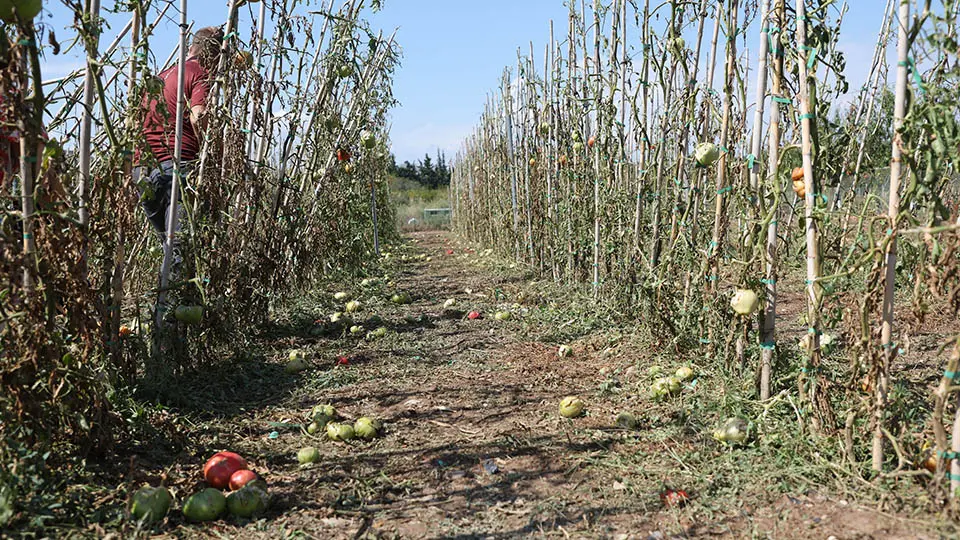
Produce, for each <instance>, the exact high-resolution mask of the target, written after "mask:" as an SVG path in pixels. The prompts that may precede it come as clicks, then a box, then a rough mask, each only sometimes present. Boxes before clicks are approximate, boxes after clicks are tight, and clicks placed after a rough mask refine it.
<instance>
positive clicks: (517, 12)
mask: <svg viewBox="0 0 960 540" xmlns="http://www.w3.org/2000/svg"><path fill="white" fill-rule="evenodd" d="M102 3H103V6H104V8H105V9H110V8H112V7H113V4H114V2H113V1H111V0H103V2H102ZM384 3H385V4H386V5H385V7H384V9H383V10H382V11H381V12H379V13H375V14H370V13H368V14H367V17H368V19H369V20H370V22H371V24H372V25H373V26H374V28H382V29H383V30H384V31H385V32H386V33H389V32H390V31H392V30H393V29H394V28H399V31H398V33H397V41H398V42H399V43H400V45H401V46H402V48H403V53H404V55H403V60H402V66H401V67H400V69H399V70H398V71H397V72H396V74H395V86H394V93H395V96H396V98H397V99H398V100H399V101H400V105H399V107H398V108H397V109H395V110H394V111H393V113H392V116H391V120H392V132H391V140H392V144H393V151H394V153H395V154H396V156H397V159H398V161H401V162H402V161H403V160H410V161H415V160H417V159H420V158H422V157H423V155H424V154H425V153H430V154H431V155H434V154H435V153H436V152H437V150H438V149H442V150H443V151H445V152H447V154H448V156H449V157H451V158H452V157H453V153H454V152H455V151H456V149H457V147H458V145H459V142H460V141H461V140H462V139H463V138H464V137H465V136H466V135H468V134H469V133H470V131H471V129H472V127H473V126H474V125H475V124H476V123H477V121H478V120H479V117H480V113H481V112H482V110H483V106H484V103H485V100H486V96H487V94H488V93H489V92H492V91H493V90H494V89H495V88H496V87H497V85H498V84H499V79H500V76H501V74H502V72H503V68H504V67H505V66H507V65H514V64H515V63H516V59H517V49H518V48H520V49H521V50H522V51H523V52H524V53H526V52H527V51H529V48H530V41H533V42H534V51H535V55H536V63H537V65H538V70H539V69H542V67H543V66H542V63H543V54H544V46H545V44H546V43H547V41H548V39H549V21H550V20H551V19H553V20H554V24H555V31H556V34H557V38H558V40H560V39H563V38H564V37H565V34H566V17H567V8H566V7H565V5H564V2H563V0H385V2H384ZM651 3H652V4H654V5H656V4H658V3H659V2H651ZM790 3H791V4H792V2H790ZM884 3H885V2H884V0H849V1H848V4H849V6H850V11H849V13H848V14H847V15H846V17H845V19H844V27H843V32H842V33H841V35H842V39H841V48H842V50H844V52H846V54H847V76H848V79H849V80H850V81H851V88H852V89H856V88H858V87H859V85H860V84H861V83H862V82H863V80H864V79H865V78H866V74H867V69H868V67H869V65H868V64H869V62H870V57H871V55H872V52H873V45H874V41H875V39H876V33H877V30H878V29H879V27H880V22H881V18H882V15H883V13H882V11H883V7H884ZM190 4H191V6H193V7H191V8H190V10H189V15H190V17H189V19H190V20H195V21H196V22H195V24H196V25H197V26H198V27H199V26H208V25H214V24H221V23H222V22H223V20H224V19H225V16H226V1H225V0H191V2H190ZM177 5H179V2H177ZM47 6H48V9H49V10H50V11H48V13H47V14H45V16H44V17H45V21H46V22H48V23H50V24H51V25H52V26H53V27H54V28H55V29H56V31H57V35H58V37H59V38H60V39H61V40H62V41H65V40H67V39H69V38H70V37H71V36H72V35H73V32H72V31H71V30H69V29H68V28H65V27H68V26H69V25H70V24H71V23H72V17H71V16H70V15H69V14H68V13H67V11H66V9H65V8H63V7H62V6H61V5H60V2H59V1H57V0H51V1H49V2H47ZM201 6H202V7H201ZM251 7H253V8H254V9H256V7H257V4H253V5H252V6H251ZM247 9H248V8H246V7H244V8H242V13H243V16H242V22H241V25H242V26H243V27H244V28H246V29H249V27H250V23H249V21H250V18H249V15H248V14H247V13H248V12H247ZM631 11H632V10H631ZM170 14H171V15H173V16H174V17H176V15H175V14H174V11H173V10H171V11H170ZM107 18H108V21H110V23H111V26H112V27H113V28H112V30H109V31H107V32H106V34H105V36H104V38H103V44H102V47H106V45H107V44H108V43H109V41H111V40H112V37H113V36H114V35H115V34H116V31H118V30H119V29H120V28H121V27H122V26H123V24H124V22H125V20H126V19H125V18H120V17H117V16H115V15H107ZM175 22H176V21H174V20H170V21H167V22H166V23H165V24H162V25H161V26H160V27H159V28H158V30H157V32H156V35H155V37H154V38H153V47H154V48H155V50H160V49H163V48H164V44H166V43H169V47H173V46H175V43H176V25H175ZM754 26H756V25H754ZM692 30H693V29H691V31H692ZM710 31H711V27H710V23H708V26H707V29H706V32H707V33H709V32H710ZM248 34H249V30H248V31H246V32H244V34H243V35H244V36H246V35H248ZM268 35H269V30H268ZM754 36H756V32H755V31H753V29H751V31H750V38H748V42H747V44H748V46H749V48H750V49H751V54H750V63H751V64H754V63H755V59H756V53H755V50H756V46H757V45H756V41H757V38H755V37H754ZM631 42H632V43H633V44H634V46H635V45H636V43H637V36H636V35H633V36H632V39H631ZM688 43H692V37H691V38H690V39H689V40H688ZM158 56H160V54H159V53H158ZM164 56H165V55H164ZM160 61H162V59H160ZM81 65H82V62H81V59H80V57H79V56H78V55H77V54H76V51H73V52H72V53H70V54H66V55H61V56H58V57H50V58H47V61H46V62H45V64H44V66H43V68H44V78H51V77H57V76H62V75H64V74H65V73H68V72H70V71H72V70H74V69H77V68H78V67H80V66H81ZM755 69H756V66H755V65H752V66H751V71H753V70H755ZM717 71H718V74H717V79H716V80H717V81H718V82H719V80H720V79H719V77H720V72H721V71H722V70H721V69H719V68H718V70H717ZM753 86H754V84H753V83H750V86H749V88H751V95H752V93H753V90H752V89H753Z"/></svg>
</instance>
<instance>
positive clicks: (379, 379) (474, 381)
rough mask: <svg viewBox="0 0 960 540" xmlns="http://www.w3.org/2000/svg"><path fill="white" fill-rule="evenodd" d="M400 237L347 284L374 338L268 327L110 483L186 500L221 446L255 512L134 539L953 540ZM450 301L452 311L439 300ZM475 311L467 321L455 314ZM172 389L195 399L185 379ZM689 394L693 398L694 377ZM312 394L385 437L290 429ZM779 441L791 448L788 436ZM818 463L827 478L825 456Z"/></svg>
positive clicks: (511, 281)
mask: <svg viewBox="0 0 960 540" xmlns="http://www.w3.org/2000/svg"><path fill="white" fill-rule="evenodd" d="M410 241H411V244H410V246H411V247H412V250H411V251H410V252H407V257H408V258H409V261H408V262H402V263H400V264H399V266H398V267H399V268H400V270H399V271H398V272H397V273H395V274H393V275H392V276H390V278H389V279H392V280H393V283H391V284H389V285H387V284H384V285H383V286H381V287H379V288H376V289H375V290H374V291H372V292H371V291H370V290H369V289H368V290H367V292H363V290H364V289H363V288H361V287H360V286H359V284H357V285H356V286H351V285H346V284H344V290H348V291H351V292H352V293H353V294H354V295H355V296H356V297H357V298H359V299H360V301H361V302H362V304H363V308H362V309H361V312H360V313H359V314H358V316H357V317H355V321H356V322H358V323H363V325H364V330H365V331H369V330H372V329H373V328H375V327H378V326H384V327H386V328H387V329H388V334H387V336H386V337H383V338H382V339H373V340H371V339H365V338H364V335H363V334H362V333H361V334H359V335H351V334H349V333H340V334H338V333H337V332H336V331H334V332H332V333H331V332H330V329H329V325H326V324H325V323H324V320H325V318H326V314H329V313H330V312H332V311H334V310H335V308H334V307H333V303H332V301H331V302H329V304H328V305H318V306H317V307H316V309H315V311H314V313H312V314H310V317H316V319H317V321H316V323H313V322H311V321H300V320H291V321H285V322H278V323H277V326H276V327H275V328H273V329H272V330H271V331H270V332H269V333H268V334H267V335H266V336H265V337H264V340H263V341H264V342H263V350H264V351H265V352H264V355H263V357H262V360H256V359H255V358H257V357H255V356H252V357H251V359H250V360H249V361H244V362H241V363H240V364H238V365H236V366H234V367H233V368H230V369H229V370H226V371H223V372H222V373H213V374H211V375H210V377H211V378H212V379H213V380H218V381H221V383H223V385H224V386H228V387H231V388H232V390H231V388H228V389H226V390H224V393H223V395H222V396H220V398H219V399H220V402H221V404H218V405H217V406H216V410H215V411H210V410H206V411H205V410H203V406H202V405H197V404H194V407H193V409H192V411H191V412H187V413H182V412H180V411H178V412H179V414H177V415H169V416H165V415H166V413H165V412H164V411H163V410H160V411H153V412H151V413H150V414H152V415H153V418H154V423H156V422H157V421H160V422H161V423H162V421H163V418H168V419H169V422H171V425H169V426H166V432H167V433H180V434H181V436H182V438H181V439H170V440H168V444H167V445H166V446H164V445H160V446H157V445H156V444H149V445H148V444H145V445H144V446H141V447H135V448H132V449H130V453H131V455H132V457H131V458H130V460H129V472H127V473H125V474H124V475H123V478H122V479H119V481H120V482H122V484H121V485H120V486H117V492H122V491H123V489H120V488H127V489H129V488H130V487H132V486H136V485H137V484H139V483H141V482H144V481H152V482H153V483H157V482H158V481H159V480H160V479H161V478H164V479H165V482H166V483H167V485H169V486H170V487H171V488H172V490H173V491H174V492H175V498H176V500H178V501H180V502H182V500H183V499H184V498H185V497H186V496H188V495H189V494H190V493H192V492H193V491H194V490H196V489H198V488H199V487H200V486H201V485H202V479H201V478H200V468H201V467H202V464H203V461H204V460H205V458H206V457H207V456H209V455H211V454H212V453H213V452H215V451H218V450H224V449H229V450H233V451H236V452H239V453H240V454H242V455H244V456H245V457H246V458H247V459H248V460H249V462H250V465H251V468H253V469H254V470H256V471H257V472H259V473H260V474H261V475H263V476H264V478H265V479H266V480H267V482H268V483H269V485H270V491H271V494H272V497H273V501H272V506H271V508H270V510H269V512H268V513H267V514H266V515H265V516H263V517H262V518H260V519H258V520H254V521H237V520H231V519H225V520H220V521H217V522H213V523H209V524H189V523H186V522H184V520H183V518H182V516H181V515H180V513H179V504H177V505H176V506H175V508H176V510H175V511H171V513H170V516H169V517H168V518H167V520H166V521H165V522H164V523H162V524H160V525H158V526H157V527H156V528H154V529H152V530H150V531H149V532H147V534H150V535H159V536H161V537H163V536H166V537H198V538H207V537H209V538H451V539H453V538H457V539H459V538H463V539H466V538H491V539H500V538H504V539H505V538H522V537H554V538H617V539H627V538H637V539H666V538H821V539H828V538H838V539H867V538H873V539H881V538H937V537H940V536H941V535H943V534H946V535H949V534H951V532H950V531H951V530H952V529H951V528H950V526H949V524H943V523H938V522H937V521H936V519H935V518H933V517H930V516H928V517H926V518H924V519H922V520H921V519H917V517H916V516H911V515H908V514H906V513H903V512H901V513H900V514H899V515H895V514H894V513H888V512H880V511H877V510H874V509H871V508H870V507H867V506H866V505H864V504H863V503H861V502H858V501H856V500H854V498H851V497H849V496H848V495H849V494H839V493H833V494H831V493H830V492H829V488H826V487H823V486H818V485H816V483H815V482H814V481H812V480H810V479H809V478H805V476H806V473H805V471H804V469H803V468H799V469H798V468H795V467H794V468H791V469H788V468H787V467H786V466H783V467H781V465H780V464H779V462H778V459H781V458H778V457H777V456H773V457H771V456H770V454H769V453H765V451H764V450H763V449H761V448H749V449H743V450H739V449H732V450H731V449H727V448H723V447H721V446H720V445H719V444H718V443H716V442H715V441H713V440H712V439H711V438H710V436H709V431H708V430H707V433H706V434H704V433H703V431H704V430H703V429H702V428H703V426H701V425H699V424H698V423H697V422H696V421H695V420H694V419H689V418H686V417H685V416H684V408H685V407H691V406H692V405H690V403H692V402H693V401H692V400H694V399H695V397H692V398H683V399H689V400H691V401H683V400H681V401H677V402H670V403H665V404H664V403H653V402H652V401H651V400H650V398H649V397H648V396H647V395H646V393H645V392H643V393H641V392H642V391H641V390H639V389H640V388H642V389H644V390H645V389H646V386H647V385H648V383H636V384H634V382H631V378H634V379H636V378H638V376H637V374H636V372H637V367H638V363H639V362H640V360H641V359H642V358H644V357H646V356H647V355H648V353H649V351H645V350H642V348H641V349H639V350H638V348H637V347H624V346H622V345H620V346H616V345H615V346H613V347H610V348H608V347H606V342H605V341H604V339H606V338H605V336H604V335H602V334H600V335H595V336H586V337H583V338H581V339H579V340H577V341H576V342H574V343H572V346H573V355H572V356H571V357H568V358H560V357H559V356H558V354H557V345H556V343H545V342H541V341H539V340H538V339H537V337H538V336H544V335H548V334H549V333H550V331H551V329H549V328H542V327H541V326H546V325H553V326H557V325H563V324H565V323H564V322H562V321H561V322H553V320H548V319H546V318H543V317H535V316H524V313H525V312H529V310H535V309H537V308H536V307H535V306H534V304H535V303H536V301H537V300H539V301H541V303H542V302H543V301H544V299H534V300H533V301H531V300H530V299H524V301H525V302H526V303H524V305H523V306H520V307H517V306H513V310H514V312H515V314H516V315H515V316H514V317H513V318H512V319H511V320H508V321H500V320H496V319H495V317H494V313H495V312H496V311H497V310H498V309H503V307H498V306H503V305H507V306H509V305H510V304H512V303H513V302H514V300H515V291H516V290H518V289H519V288H522V285H523V282H522V281H521V280H519V279H518V278H517V277H516V276H514V277H510V278H506V277H500V276H499V275H491V272H489V271H488V270H485V269H484V268H483V267H482V266H480V265H478V264H475V263H473V262H471V261H473V258H472V257H470V256H467V255H468V254H464V253H463V251H462V247H461V246H458V245H455V244H454V241H453V239H452V237H451V236H449V235H447V234H446V233H438V232H418V233H414V234H412V235H411V237H410ZM448 250H452V253H450V252H449V251H448ZM418 254H424V255H427V256H429V257H431V259H430V260H425V259H423V258H422V257H417V255H418ZM397 257H398V258H399V257H400V255H397ZM390 285H392V287H391V286H390ZM392 290H405V291H408V292H410V294H411V295H412V298H413V302H412V303H411V304H409V305H396V304H393V303H391V302H390V301H389V295H390V291H392ZM501 294H502V296H501ZM498 297H499V298H498ZM449 298H452V299H455V305H454V308H453V309H452V310H444V309H443V306H442V305H443V302H444V301H445V300H446V299H449ZM474 309H475V310H478V311H480V312H481V313H482V315H483V317H482V318H481V319H478V320H470V319H469V318H467V317H466V313H467V311H469V310H474ZM307 318H309V317H307ZM622 343H623V342H622V341H621V344H622ZM293 348H299V349H302V350H303V351H305V352H306V353H307V355H308V358H310V360H311V362H312V363H313V365H314V366H315V367H314V369H311V370H308V371H306V372H303V373H300V374H297V375H294V376H290V375H286V374H284V373H283V365H284V363H285V362H286V357H287V354H288V352H289V350H290V349H293ZM341 355H343V356H347V357H348V358H349V360H348V363H347V364H346V365H339V364H338V362H337V360H336V359H337V357H338V356H341ZM612 374H617V375H616V376H613V375H612ZM209 382H210V381H209V380H208V381H206V384H209ZM705 384H707V383H705ZM184 391H185V392H187V393H189V392H190V391H191V386H190V383H188V382H185V383H184ZM686 391H689V392H690V393H691V394H692V395H694V396H695V394H696V392H697V391H698V388H697V387H696V386H695V385H691V386H690V387H689V388H688V390H685V392H686ZM567 395H578V396H580V397H581V398H583V400H584V401H585V402H586V406H587V411H588V412H587V415H586V416H585V417H582V418H578V419H574V420H567V419H564V418H562V417H560V415H559V414H557V408H558V403H559V401H560V399H561V398H562V397H564V396H567ZM321 403H331V404H333V405H334V406H335V407H336V408H337V410H338V412H339V413H340V414H341V415H342V416H343V417H345V418H347V419H354V418H357V417H359V416H372V417H376V418H379V419H382V420H383V422H384V425H385V432H384V435H383V437H381V438H379V439H376V440H375V441H372V442H351V443H349V444H346V443H334V442H330V441H327V440H325V438H324V437H320V436H319V434H318V435H317V436H310V435H308V434H307V433H306V432H305V431H304V430H303V429H302V425H303V423H304V421H305V419H306V416H307V413H308V412H309V411H310V409H311V408H312V407H313V406H314V405H317V404H321ZM625 409H629V410H632V411H634V412H635V413H636V415H637V418H638V420H639V423H640V427H639V429H637V430H626V429H620V428H616V427H613V426H614V422H613V418H614V417H615V416H616V414H617V412H618V411H620V410H625ZM185 410H187V409H185ZM144 440H148V439H147V438H146V437H145V438H144ZM311 445H313V446H317V447H318V448H319V450H320V453H321V460H320V462H319V463H316V464H313V465H310V466H304V467H302V466H300V465H298V463H297V459H296V453H297V450H298V449H299V448H301V447H304V446H311ZM783 448H784V450H783V452H784V453H788V449H789V445H788V444H787V443H784V445H783ZM124 459H126V458H124ZM783 459H787V460H788V459H789V458H783ZM124 462H125V463H126V461H124ZM785 463H786V462H785ZM701 464H710V465H709V467H704V468H701ZM790 466H791V467H793V465H790ZM816 467H817V471H819V472H822V471H829V468H830V464H828V463H820V464H816ZM743 479H749V480H743ZM668 486H669V487H671V488H674V489H684V490H686V492H687V493H688V495H689V500H688V501H687V502H686V504H682V505H667V504H665V502H664V501H663V499H662V493H663V490H664V489H666V488H667V487H668ZM106 496H109V495H106ZM116 497H121V498H122V496H116ZM112 502H113V503H114V504H118V503H119V502H122V501H117V500H114V501H112ZM118 527H119V528H116V529H112V528H111V527H105V526H103V525H91V526H90V528H89V529H86V530H85V531H83V532H81V534H91V535H94V536H104V535H107V536H114V535H115V537H129V536H131V535H133V534H136V533H138V531H135V530H133V529H132V528H131V526H130V525H123V524H120V525H119V526H118ZM73 532H74V533H77V532H79V531H73ZM142 533H144V532H141V534H142Z"/></svg>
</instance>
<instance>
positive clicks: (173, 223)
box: [156, 0, 235, 328]
mask: <svg viewBox="0 0 960 540" xmlns="http://www.w3.org/2000/svg"><path fill="white" fill-rule="evenodd" d="M234 2H235V0H231V3H234ZM186 64H187V0H180V54H179V59H178V60H177V120H176V128H175V131H174V146H173V180H172V182H171V183H170V207H169V209H168V210H167V233H166V236H165V238H164V242H163V262H162V263H161V265H160V292H159V295H158V299H157V313H156V327H157V328H162V327H163V317H164V315H165V313H164V309H165V304H166V298H167V288H168V287H169V285H170V265H171V263H172V262H173V245H174V242H175V236H176V234H177V229H179V227H180V220H179V217H178V215H177V213H178V207H179V203H180V184H181V182H182V180H183V169H182V167H181V163H180V157H181V156H182V146H183V114H184V111H185V107H184V106H185V102H184V101H185V100H184V76H185V73H186Z"/></svg>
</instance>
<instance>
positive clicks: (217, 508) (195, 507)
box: [183, 488, 227, 521]
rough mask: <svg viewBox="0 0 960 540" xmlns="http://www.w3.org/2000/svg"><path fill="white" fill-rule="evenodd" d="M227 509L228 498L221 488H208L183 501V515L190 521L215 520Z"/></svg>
mask: <svg viewBox="0 0 960 540" xmlns="http://www.w3.org/2000/svg"><path fill="white" fill-rule="evenodd" d="M226 509H227V499H226V498H225V497H224V496H223V493H221V492H220V490H219V489H214V488H207V489H205V490H203V491H201V492H199V493H195V494H193V495H191V496H190V498H189V499H187V502H185V503H183V515H184V516H185V517H186V518H187V519H189V520H190V521H213V520H215V519H217V518H218V517H220V514H222V513H223V511H224V510H226Z"/></svg>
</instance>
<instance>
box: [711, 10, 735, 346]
mask: <svg viewBox="0 0 960 540" xmlns="http://www.w3.org/2000/svg"><path fill="white" fill-rule="evenodd" d="M739 11H740V8H739V2H738V0H733V1H732V2H731V3H730V8H729V11H728V13H729V16H730V22H729V23H728V25H727V62H726V68H725V70H724V78H725V82H724V85H723V114H722V116H721V121H720V122H721V123H720V159H719V160H717V167H716V173H717V183H716V186H717V198H716V205H715V212H714V219H713V237H712V241H711V242H710V248H709V249H708V250H707V262H708V264H707V265H706V268H707V276H706V277H707V286H706V291H707V294H716V292H717V283H718V281H719V277H720V263H719V259H720V253H721V252H722V251H723V243H724V237H725V234H724V229H725V227H724V220H725V219H726V215H725V213H724V209H725V208H726V191H728V190H729V189H730V187H729V186H728V184H727V160H728V158H729V156H730V153H729V151H728V149H727V145H728V144H730V143H729V135H730V114H731V113H730V110H731V107H732V106H733V78H734V70H735V69H736V67H735V62H736V55H737V40H736V28H737V19H738V17H737V16H738V14H739ZM717 24H718V25H719V24H720V21H719V20H718V21H717ZM710 341H711V346H713V343H712V342H713V339H712V336H711V338H710Z"/></svg>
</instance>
